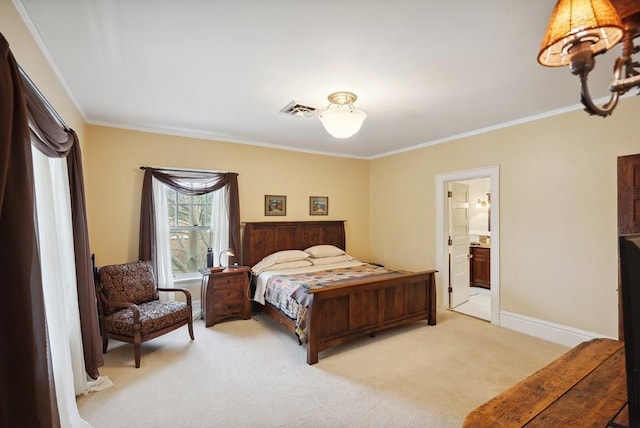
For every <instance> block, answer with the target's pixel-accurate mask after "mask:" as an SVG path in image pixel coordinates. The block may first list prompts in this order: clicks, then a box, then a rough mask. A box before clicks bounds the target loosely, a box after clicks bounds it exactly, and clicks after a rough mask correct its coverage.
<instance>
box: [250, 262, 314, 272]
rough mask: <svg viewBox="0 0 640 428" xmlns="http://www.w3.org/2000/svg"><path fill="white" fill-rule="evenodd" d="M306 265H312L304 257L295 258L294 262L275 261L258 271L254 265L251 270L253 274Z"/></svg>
mask: <svg viewBox="0 0 640 428" xmlns="http://www.w3.org/2000/svg"><path fill="white" fill-rule="evenodd" d="M256 266H257V265H256ZM308 266H313V263H311V262H310V261H309V259H306V260H297V261H295V262H286V263H276V264H275V265H271V266H268V267H266V268H263V269H262V270H261V271H259V272H258V271H256V270H255V266H254V267H253V269H251V270H252V271H253V273H254V274H256V275H258V274H260V273H262V272H267V271H271V270H286V269H295V268H301V267H308Z"/></svg>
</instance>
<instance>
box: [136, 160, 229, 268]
mask: <svg viewBox="0 0 640 428" xmlns="http://www.w3.org/2000/svg"><path fill="white" fill-rule="evenodd" d="M140 169H143V170H145V172H144V179H143V182H142V205H141V207H140V243H139V250H138V258H139V259H140V260H151V263H152V264H153V269H154V271H155V272H156V274H157V272H158V269H157V267H158V265H157V260H156V238H155V233H154V231H155V225H156V220H155V214H154V210H153V178H155V179H157V180H159V181H161V182H162V183H164V184H166V185H167V186H169V187H171V188H172V189H174V190H177V191H180V192H183V193H186V194H189V195H204V194H206V193H211V192H215V191H216V190H220V189H222V188H223V187H226V189H227V191H228V197H229V201H228V202H229V246H230V247H231V248H235V249H239V248H240V197H239V195H238V174H237V173H235V172H208V171H183V170H173V169H164V168H151V167H140ZM194 181H196V182H197V183H198V184H197V185H196V186H193V185H192V184H191V183H192V182H194Z"/></svg>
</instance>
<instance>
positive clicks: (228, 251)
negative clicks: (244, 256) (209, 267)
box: [218, 248, 236, 268]
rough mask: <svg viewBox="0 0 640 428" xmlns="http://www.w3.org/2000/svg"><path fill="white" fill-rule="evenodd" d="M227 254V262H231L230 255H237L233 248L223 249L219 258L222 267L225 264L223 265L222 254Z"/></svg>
mask: <svg viewBox="0 0 640 428" xmlns="http://www.w3.org/2000/svg"><path fill="white" fill-rule="evenodd" d="M225 254H226V255H227V263H228V262H229V257H235V255H236V253H235V252H234V251H233V248H227V249H226V250H223V251H221V252H220V257H219V258H218V264H219V265H220V267H221V268H224V267H225V266H222V256H223V255H225Z"/></svg>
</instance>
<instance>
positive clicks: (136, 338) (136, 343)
mask: <svg viewBox="0 0 640 428" xmlns="http://www.w3.org/2000/svg"><path fill="white" fill-rule="evenodd" d="M140 343H142V338H141V337H140V326H139V325H134V326H133V356H134V358H135V361H136V368H137V369H139V368H140Z"/></svg>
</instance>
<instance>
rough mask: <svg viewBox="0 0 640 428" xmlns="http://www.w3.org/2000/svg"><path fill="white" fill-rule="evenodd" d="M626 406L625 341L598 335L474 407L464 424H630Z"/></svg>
mask: <svg viewBox="0 0 640 428" xmlns="http://www.w3.org/2000/svg"><path fill="white" fill-rule="evenodd" d="M626 405H627V386H626V373H625V361H624V343H623V342H620V341H616V340H611V339H594V340H591V341H588V342H583V343H581V344H580V345H578V346H576V347H575V348H573V349H571V350H570V351H569V352H567V353H566V354H564V355H562V356H561V357H559V358H558V359H557V360H555V361H554V362H552V363H551V364H549V365H547V366H546V367H543V368H542V369H540V370H539V371H537V372H536V373H534V374H532V375H531V376H529V377H527V378H526V379H525V380H523V381H522V382H520V383H518V384H516V385H514V386H513V387H511V388H510V389H508V390H506V391H505V392H503V393H502V394H500V395H498V396H496V397H494V398H493V399H491V400H490V401H488V402H486V403H485V404H483V405H481V406H480V407H478V408H476V409H475V410H473V411H472V412H471V413H469V414H468V415H467V417H466V419H465V421H464V425H463V427H466V428H483V427H487V428H489V427H490V428H498V427H505V428H506V427H509V428H512V427H524V426H526V427H528V428H532V427H541V428H549V427H580V428H589V427H594V428H604V427H607V426H614V427H615V426H618V427H620V426H622V427H627V426H629V422H628V420H629V414H628V411H627V407H626ZM611 421H613V422H614V423H615V424H617V425H615V424H614V425H609V424H610V422H611Z"/></svg>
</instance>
